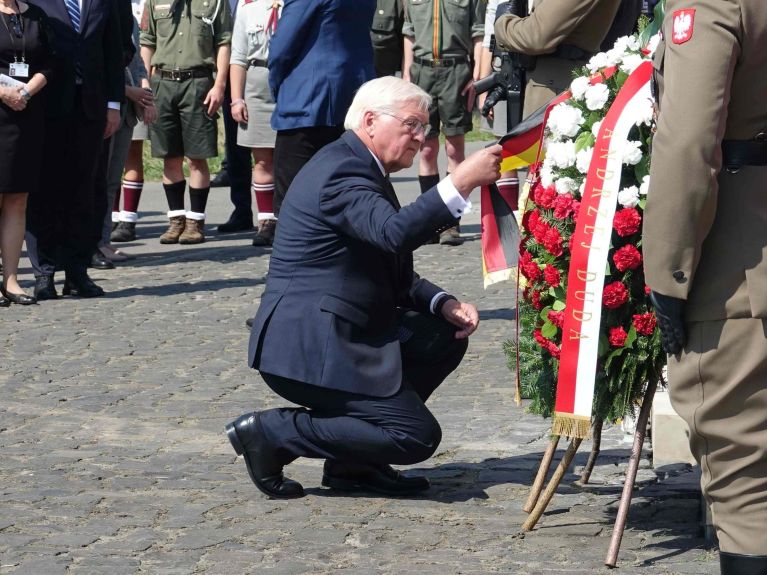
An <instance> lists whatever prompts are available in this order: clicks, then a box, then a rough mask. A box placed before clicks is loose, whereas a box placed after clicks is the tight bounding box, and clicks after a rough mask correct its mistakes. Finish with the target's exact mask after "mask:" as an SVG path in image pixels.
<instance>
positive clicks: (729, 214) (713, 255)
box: [643, 0, 767, 575]
mask: <svg viewBox="0 0 767 575" xmlns="http://www.w3.org/2000/svg"><path fill="white" fill-rule="evenodd" d="M663 34H664V38H665V40H664V42H665V46H664V45H663V44H662V45H661V46H659V47H658V51H657V52H656V55H655V62H654V64H655V68H656V78H657V80H658V88H659V94H660V97H659V109H660V115H659V122H658V129H657V133H656V134H655V138H654V140H653V155H652V170H651V181H650V189H649V193H648V198H647V211H646V214H645V221H644V234H643V244H644V257H645V273H646V278H647V284H648V285H649V286H650V288H651V289H652V292H653V293H652V297H653V300H654V303H655V305H656V312H657V315H658V322H659V325H660V327H661V331H662V336H663V343H664V348H665V349H666V351H668V352H669V353H671V354H674V355H671V356H670V357H669V387H670V393H671V399H672V402H673V405H674V408H675V409H676V410H677V412H679V414H680V415H681V416H682V417H683V418H684V419H685V420H686V421H687V424H688V425H689V427H690V445H691V447H692V451H693V453H694V454H695V457H696V458H697V460H698V461H699V462H700V465H701V471H702V477H701V484H702V487H703V493H704V495H705V497H706V499H707V500H708V502H709V503H710V504H711V510H712V512H713V520H714V524H715V526H716V528H717V533H718V536H719V547H720V550H721V564H722V573H723V574H725V575H734V574H738V575H741V574H749V575H750V574H767V536H765V525H767V261H765V254H767V146H766V145H765V143H764V140H765V134H764V131H765V130H766V129H767V107H766V106H765V102H767V74H766V73H765V71H767V50H765V49H764V46H766V45H767V6H766V5H765V3H764V0H727V1H725V0H696V1H694V2H693V1H692V0H668V3H667V4H666V17H665V21H664V24H663Z"/></svg>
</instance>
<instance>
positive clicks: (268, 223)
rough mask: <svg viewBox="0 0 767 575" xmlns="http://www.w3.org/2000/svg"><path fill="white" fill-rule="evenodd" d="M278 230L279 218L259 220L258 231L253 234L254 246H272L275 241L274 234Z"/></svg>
mask: <svg viewBox="0 0 767 575" xmlns="http://www.w3.org/2000/svg"><path fill="white" fill-rule="evenodd" d="M276 231H277V220H259V221H258V231H257V232H256V235H255V236H253V245H254V246H257V247H258V246H270V245H272V243H274V234H275V232H276Z"/></svg>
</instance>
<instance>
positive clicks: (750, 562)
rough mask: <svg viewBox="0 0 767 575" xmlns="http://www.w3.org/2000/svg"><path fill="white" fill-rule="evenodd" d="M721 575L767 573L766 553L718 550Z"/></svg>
mask: <svg viewBox="0 0 767 575" xmlns="http://www.w3.org/2000/svg"><path fill="white" fill-rule="evenodd" d="M719 565H720V567H721V573H722V575H767V555H738V554H736V553H725V552H723V551H720V552H719Z"/></svg>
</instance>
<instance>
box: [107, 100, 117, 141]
mask: <svg viewBox="0 0 767 575" xmlns="http://www.w3.org/2000/svg"><path fill="white" fill-rule="evenodd" d="M119 127H120V110H114V109H112V108H109V109H108V110H107V125H106V126H104V139H105V140H106V139H107V138H111V137H112V135H114V133H115V132H116V131H117V128H119Z"/></svg>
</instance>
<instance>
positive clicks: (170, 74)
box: [157, 69, 213, 82]
mask: <svg viewBox="0 0 767 575" xmlns="http://www.w3.org/2000/svg"><path fill="white" fill-rule="evenodd" d="M157 74H158V75H159V76H160V78H162V79H163V80H175V81H176V82H183V81H184V80H190V79H192V78H210V77H211V76H212V75H213V74H212V72H211V71H210V70H200V69H192V70H157Z"/></svg>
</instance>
